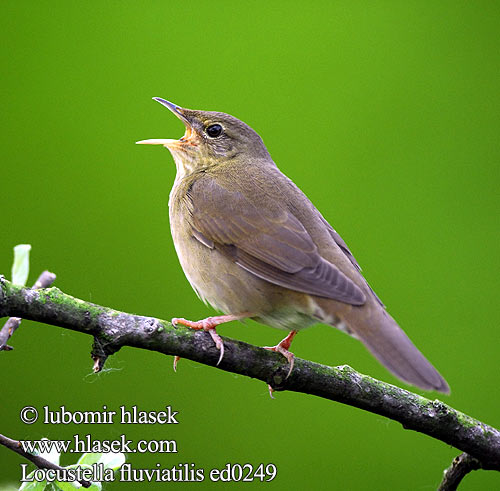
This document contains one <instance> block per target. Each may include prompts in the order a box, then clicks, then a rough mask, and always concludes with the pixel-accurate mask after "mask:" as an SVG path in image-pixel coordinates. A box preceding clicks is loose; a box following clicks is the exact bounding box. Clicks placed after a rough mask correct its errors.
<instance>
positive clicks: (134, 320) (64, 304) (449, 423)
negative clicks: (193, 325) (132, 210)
mask: <svg viewBox="0 0 500 491" xmlns="http://www.w3.org/2000/svg"><path fill="white" fill-rule="evenodd" d="M5 316H17V317H21V318H24V319H30V320H34V321H38V322H43V323H45V324H51V325H54V326H59V327H63V328H65V329H71V330H73V331H78V332H81V333H85V334H89V335H91V336H93V337H94V340H95V342H94V348H93V352H92V356H93V358H94V360H95V361H96V364H95V365H94V367H95V369H96V370H97V371H98V370H100V369H101V368H102V366H103V364H104V361H105V359H106V357H107V356H109V355H111V354H113V353H115V352H116V351H118V350H119V349H120V348H121V347H122V346H132V347H135V348H142V349H146V350H150V351H158V352H160V353H164V354H166V355H178V356H181V357H182V358H188V359H190V360H193V361H197V362H199V363H203V364H205V365H209V366H216V364H217V361H218V358H219V351H218V350H217V349H216V348H215V346H214V343H213V340H212V338H211V336H210V335H209V334H208V333H206V332H202V331H193V330H191V329H187V328H184V327H180V326H179V327H176V326H173V325H172V324H171V323H170V322H168V321H165V320H161V319H155V318H153V317H144V316H140V315H133V314H127V313H125V312H120V311H117V310H113V309H111V308H108V307H102V306H100V305H96V304H92V303H89V302H85V301H83V300H80V299H77V298H74V297H72V296H70V295H67V294H65V293H63V292H61V291H60V290H59V289H57V288H48V289H40V290H35V289H32V288H23V287H19V286H16V285H13V284H12V283H11V282H9V281H7V280H6V279H5V278H4V277H3V276H0V317H5ZM223 340H224V346H225V353H224V358H223V359H222V361H221V363H220V364H219V365H218V368H220V369H222V370H225V371H228V372H233V373H238V374H240V375H245V376H247V377H253V378H256V379H259V380H262V381H263V382H265V383H267V384H270V385H271V386H272V387H274V388H275V389H276V390H291V391H295V392H303V393H306V394H312V395H316V396H319V397H323V398H325V399H330V400H332V401H337V402H341V403H343V404H348V405H351V406H354V407H358V408H360V409H364V410H365V411H370V412H372V413H375V414H379V415H381V416H385V417H387V418H390V419H393V420H395V421H398V422H400V423H401V424H402V425H403V427H404V428H406V429H410V430H414V431H418V432H420V433H424V434H426V435H429V436H431V437H433V438H436V439H438V440H441V441H443V442H445V443H447V444H448V445H452V446H454V447H456V448H457V449H459V450H461V451H463V452H466V453H468V454H469V455H471V456H472V457H474V458H475V459H477V460H478V461H479V462H480V463H481V467H482V468H483V469H493V470H500V431H498V430H497V429H495V428H493V427H491V426H488V425H486V424H484V423H482V422H481V421H478V420H476V419H474V418H471V417H470V416H467V415H466V414H464V413H462V412H460V411H457V410H456V409H453V408H452V407H450V406H448V405H447V404H445V403H443V402H441V401H439V400H434V401H431V400H429V399H426V398H425V397H422V396H420V395H417V394H414V393H412V392H409V391H407V390H404V389H400V388H398V387H395V386H393V385H390V384H387V383H384V382H381V381H379V380H375V379H373V378H371V377H368V376H366V375H362V374H360V373H358V372H356V371H355V370H353V369H352V368H351V367H349V366H347V365H344V366H341V367H328V366H325V365H320V364H318V363H313V362H311V361H307V360H302V359H300V358H296V359H295V366H294V369H293V371H292V373H291V375H290V377H288V378H286V374H287V372H288V363H287V362H286V360H285V359H284V358H283V356H281V355H280V354H278V353H275V352H272V351H269V350H265V349H262V348H258V347H256V346H252V345H249V344H247V343H243V342H241V341H236V340H233V339H229V338H223ZM3 356H5V355H3Z"/></svg>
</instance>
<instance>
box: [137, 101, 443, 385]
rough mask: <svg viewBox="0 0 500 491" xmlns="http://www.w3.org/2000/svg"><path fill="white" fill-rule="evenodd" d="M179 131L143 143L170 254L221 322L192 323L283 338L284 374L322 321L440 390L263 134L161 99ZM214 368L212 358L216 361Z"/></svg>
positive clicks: (397, 371) (411, 379) (439, 381)
mask: <svg viewBox="0 0 500 491" xmlns="http://www.w3.org/2000/svg"><path fill="white" fill-rule="evenodd" d="M154 99H155V100H156V101H158V102H160V103H161V104H163V105H164V106H165V107H167V108H168V109H170V111H172V112H173V113H174V114H175V115H176V116H177V117H178V118H179V119H180V120H181V121H182V122H183V123H184V124H185V126H186V133H185V134H184V136H183V137H182V138H181V139H180V140H166V139H158V140H143V141H139V142H137V143H141V144H152V145H163V146H165V147H166V148H168V150H170V152H171V154H172V156H173V158H174V160H175V164H176V166H177V175H176V178H175V182H174V186H173V188H172V191H171V193H170V200H169V209H170V226H171V231H172V237H173V240H174V244H175V249H176V251H177V255H178V256H179V260H180V263H181V266H182V269H183V270H184V273H185V274H186V276H187V278H188V280H189V282H190V283H191V286H192V287H193V288H194V290H195V291H196V293H197V294H198V296H199V297H200V298H201V299H202V300H203V301H204V302H205V303H209V304H211V305H212V306H213V307H215V308H216V309H217V310H220V311H222V312H224V314H225V315H222V316H218V317H209V318H207V319H203V320H201V321H197V322H192V321H188V320H186V319H173V322H177V323H180V324H183V325H186V326H189V327H192V328H194V329H204V330H206V331H208V332H210V333H211V335H212V337H213V339H214V341H215V343H216V345H217V347H218V348H219V349H220V350H221V359H222V355H223V348H224V345H223V344H222V340H221V338H220V337H219V336H218V334H217V333H216V332H215V327H216V326H217V325H218V324H221V323H223V322H228V321H230V320H235V319H243V318H253V319H255V320H256V321H258V322H261V323H263V324H267V325H269V326H272V327H276V328H280V329H285V330H288V331H290V333H289V334H288V336H287V337H286V338H285V339H283V341H281V342H280V343H279V344H278V345H277V346H274V347H272V348H269V349H273V350H275V351H278V352H280V353H282V354H283V355H284V356H285V357H286V358H287V359H288V360H289V362H290V371H291V369H292V367H293V354H292V353H290V352H289V347H290V343H291V341H292V339H293V337H294V336H295V334H296V333H297V331H299V330H300V329H304V328H305V327H308V326H311V325H312V324H315V323H318V322H322V323H325V324H330V325H331V326H334V327H337V328H339V329H341V330H343V331H345V332H347V333H348V334H350V335H351V336H353V337H355V338H357V339H359V340H360V341H361V342H362V343H363V344H364V345H365V346H366V347H367V348H368V349H369V350H370V351H371V352H372V353H373V355H374V356H375V357H376V358H377V359H378V360H379V361H380V362H381V363H383V364H384V365H385V366H386V367H387V368H388V369H389V370H390V371H391V372H392V373H393V374H394V375H396V376H397V377H399V378H400V379H401V380H404V381H405V382H408V383H410V384H413V385H416V386H417V387H420V388H422V389H426V390H437V391H440V392H445V393H448V392H449V387H448V384H447V383H446V381H445V380H444V379H443V377H442V376H441V375H440V374H439V373H438V372H437V371H436V369H435V368H434V367H433V366H432V365H431V364H430V363H429V362H428V361H427V360H426V358H425V357H424V356H423V355H422V353H420V351H419V350H418V349H417V348H416V347H415V346H414V345H413V343H412V342H411V341H410V339H409V338H408V337H407V336H406V334H405V333H404V332H403V331H402V330H401V329H400V327H399V326H398V325H397V324H396V322H395V321H394V320H393V319H392V317H391V316H390V315H389V314H388V313H387V311H386V310H385V307H384V305H383V304H382V302H381V301H380V300H379V298H378V297H377V296H376V295H375V293H374V292H373V290H372V289H371V288H370V286H369V285H368V284H367V282H366V280H365V279H364V278H363V276H362V275H361V272H360V267H359V265H358V263H357V261H356V259H354V256H353V255H352V254H351V251H350V250H349V248H348V247H347V245H346V243H345V242H344V241H343V240H342V238H341V237H340V236H339V234H338V233H337V232H336V231H335V230H334V229H333V228H332V227H331V226H330V225H329V224H328V222H327V221H326V220H325V219H324V218H323V216H322V215H321V213H320V212H319V211H318V210H317V209H316V208H315V207H314V205H313V204H312V203H311V201H310V200H309V199H308V198H307V197H306V196H305V195H304V193H303V192H302V191H301V190H300V189H299V188H298V187H297V186H296V185H295V184H294V183H293V182H292V181H291V180H290V179H288V177H286V176H285V175H284V174H282V173H281V172H280V170H279V169H278V167H277V166H276V164H275V163H274V162H273V160H272V159H271V156H270V155H269V152H268V151H267V149H266V147H265V145H264V143H263V141H262V139H261V138H260V136H259V135H258V134H257V133H256V132H255V131H254V130H253V129H252V128H250V127H249V126H248V125H246V124H245V123H243V122H242V121H239V120H238V119H236V118H235V117H233V116H230V115H228V114H224V113H219V112H212V111H194V110H191V109H185V108H182V107H179V106H176V105H175V104H172V103H171V102H168V101H166V100H164V99H160V98H158V97H155V98H154ZM219 361H220V360H219Z"/></svg>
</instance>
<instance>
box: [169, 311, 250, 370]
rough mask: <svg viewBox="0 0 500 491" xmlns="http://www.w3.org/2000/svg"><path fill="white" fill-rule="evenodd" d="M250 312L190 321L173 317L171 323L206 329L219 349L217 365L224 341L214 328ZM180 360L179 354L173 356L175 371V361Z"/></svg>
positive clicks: (243, 316) (222, 353) (221, 356)
mask: <svg viewBox="0 0 500 491" xmlns="http://www.w3.org/2000/svg"><path fill="white" fill-rule="evenodd" d="M250 316H251V314H250V313H248V312H244V313H243V314H238V315H218V316H215V317H207V318H206V319H202V320H199V321H190V320H187V319H183V318H182V317H174V318H173V319H172V324H173V325H174V326H177V325H179V324H180V325H181V326H185V327H189V328H191V329H195V330H196V331H201V330H203V331H206V332H208V333H209V334H210V336H212V339H213V340H214V343H215V347H216V348H217V349H218V350H219V351H220V356H219V360H218V361H217V365H216V366H218V365H219V363H220V362H221V361H222V358H223V357H224V343H223V341H222V338H221V337H220V336H219V335H218V334H217V332H216V330H215V328H216V327H217V326H218V325H219V324H224V323H225V322H230V321H235V320H240V319H244V318H245V317H250ZM179 360H180V356H175V357H174V371H177V362H178V361H179Z"/></svg>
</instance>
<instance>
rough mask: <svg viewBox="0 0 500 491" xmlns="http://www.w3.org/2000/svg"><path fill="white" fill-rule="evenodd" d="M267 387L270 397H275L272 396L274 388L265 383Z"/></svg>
mask: <svg viewBox="0 0 500 491" xmlns="http://www.w3.org/2000/svg"><path fill="white" fill-rule="evenodd" d="M267 388H268V389H269V397H270V398H271V399H275V397H274V396H273V392H274V389H273V388H272V387H271V386H270V385H269V384H268V385H267Z"/></svg>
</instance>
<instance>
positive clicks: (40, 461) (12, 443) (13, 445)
mask: <svg viewBox="0 0 500 491" xmlns="http://www.w3.org/2000/svg"><path fill="white" fill-rule="evenodd" d="M0 444H1V445H3V446H4V447H7V448H9V449H10V450H12V451H14V452H16V453H18V454H19V455H22V456H23V457H24V458H25V459H28V460H29V461H30V462H32V463H33V464H35V465H36V466H37V467H39V468H40V469H54V470H56V471H63V472H64V467H61V466H60V465H57V464H53V463H52V462H50V461H48V460H47V459H44V458H43V457H40V456H39V455H33V454H30V453H28V452H25V451H24V450H23V447H22V446H21V442H18V441H16V440H11V439H10V438H7V437H6V436H4V435H1V434H0ZM78 482H79V483H80V484H81V485H82V486H83V487H84V488H90V486H91V484H92V483H91V482H89V481H83V480H82V481H78Z"/></svg>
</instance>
